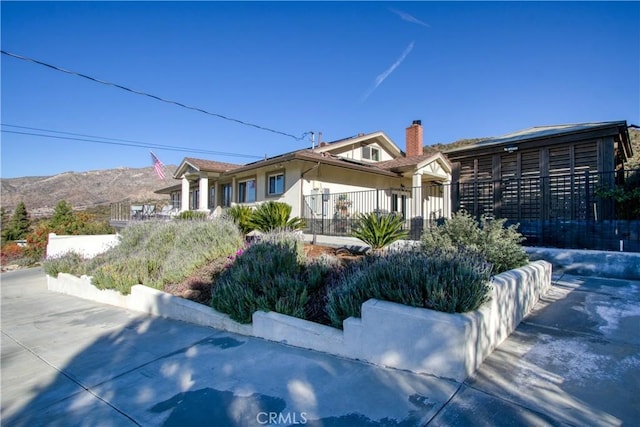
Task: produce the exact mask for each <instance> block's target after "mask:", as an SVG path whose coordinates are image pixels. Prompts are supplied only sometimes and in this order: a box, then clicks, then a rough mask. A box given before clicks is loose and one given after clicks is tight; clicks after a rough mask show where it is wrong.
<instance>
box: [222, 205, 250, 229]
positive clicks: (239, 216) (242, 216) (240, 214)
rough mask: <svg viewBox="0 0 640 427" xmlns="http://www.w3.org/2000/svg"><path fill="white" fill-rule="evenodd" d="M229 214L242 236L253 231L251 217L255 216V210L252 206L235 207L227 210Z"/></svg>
mask: <svg viewBox="0 0 640 427" xmlns="http://www.w3.org/2000/svg"><path fill="white" fill-rule="evenodd" d="M227 214H228V215H229V216H230V217H231V218H232V219H233V222H235V223H236V225H237V226H238V227H239V228H240V231H241V232H242V234H247V233H249V232H250V231H252V230H253V226H252V225H251V215H252V214H253V208H252V207H251V206H247V205H234V206H231V207H230V208H229V209H227Z"/></svg>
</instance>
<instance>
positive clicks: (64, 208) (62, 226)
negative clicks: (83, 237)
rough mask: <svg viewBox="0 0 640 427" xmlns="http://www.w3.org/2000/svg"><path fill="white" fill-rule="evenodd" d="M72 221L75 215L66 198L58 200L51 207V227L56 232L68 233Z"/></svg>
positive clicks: (71, 227) (70, 229) (71, 226)
mask: <svg viewBox="0 0 640 427" xmlns="http://www.w3.org/2000/svg"><path fill="white" fill-rule="evenodd" d="M74 222H75V215H74V213H73V208H72V207H71V205H70V204H69V203H67V201H66V200H61V201H59V202H58V204H57V205H56V207H55V208H54V209H53V216H52V217H51V221H50V225H51V229H53V230H56V232H58V233H70V232H71V231H72V229H73V224H74Z"/></svg>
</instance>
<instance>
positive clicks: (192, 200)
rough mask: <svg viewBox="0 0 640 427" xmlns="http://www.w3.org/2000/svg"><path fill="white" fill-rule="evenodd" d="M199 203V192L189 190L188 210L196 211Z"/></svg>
mask: <svg viewBox="0 0 640 427" xmlns="http://www.w3.org/2000/svg"><path fill="white" fill-rule="evenodd" d="M199 201H200V190H191V191H190V192H189V209H191V210H192V211H195V210H198V207H199V206H198V203H199Z"/></svg>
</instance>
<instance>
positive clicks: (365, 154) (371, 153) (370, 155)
mask: <svg viewBox="0 0 640 427" xmlns="http://www.w3.org/2000/svg"><path fill="white" fill-rule="evenodd" d="M362 158H363V159H365V160H372V161H374V162H378V161H380V149H379V148H378V147H371V146H369V145H365V146H364V147H362Z"/></svg>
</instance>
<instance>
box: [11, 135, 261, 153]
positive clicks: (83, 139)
mask: <svg viewBox="0 0 640 427" xmlns="http://www.w3.org/2000/svg"><path fill="white" fill-rule="evenodd" d="M2 133H12V134H17V135H29V136H38V137H42V138H55V139H65V140H69V141H82V142H93V143H96V144H109V145H122V146H127V147H139V148H157V149H160V150H168V151H180V152H185V151H189V152H192V153H200V154H213V155H218V156H229V157H247V158H252V159H261V158H262V157H260V156H251V155H248V154H233V153H225V152H222V151H209V150H198V149H185V148H183V147H171V146H168V145H161V144H146V143H141V144H133V143H125V142H115V141H97V140H95V139H86V138H72V137H69V136H57V135H45V134H39V133H32V132H20V131H14V130H5V129H2Z"/></svg>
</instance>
